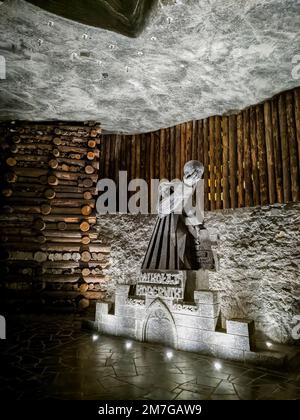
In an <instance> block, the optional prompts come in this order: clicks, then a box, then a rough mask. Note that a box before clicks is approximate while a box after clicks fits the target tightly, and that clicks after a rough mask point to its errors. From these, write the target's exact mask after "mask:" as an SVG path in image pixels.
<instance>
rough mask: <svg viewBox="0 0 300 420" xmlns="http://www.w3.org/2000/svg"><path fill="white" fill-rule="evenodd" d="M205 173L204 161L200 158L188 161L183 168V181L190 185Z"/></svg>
mask: <svg viewBox="0 0 300 420" xmlns="http://www.w3.org/2000/svg"><path fill="white" fill-rule="evenodd" d="M203 173H204V166H203V163H201V162H199V161H198V160H190V161H188V162H186V164H185V165H184V168H183V174H184V175H183V182H184V183H185V184H187V185H189V186H193V185H195V184H196V183H197V182H198V181H200V179H201V178H202V176H203Z"/></svg>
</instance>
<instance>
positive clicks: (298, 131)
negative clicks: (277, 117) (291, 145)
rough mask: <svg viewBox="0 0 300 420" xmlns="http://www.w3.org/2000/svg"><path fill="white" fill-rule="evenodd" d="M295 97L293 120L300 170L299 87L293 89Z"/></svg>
mask: <svg viewBox="0 0 300 420" xmlns="http://www.w3.org/2000/svg"><path fill="white" fill-rule="evenodd" d="M294 99H295V121H296V136H297V145H298V146H297V147H298V168H299V171H300V88H297V89H295V90H294Z"/></svg>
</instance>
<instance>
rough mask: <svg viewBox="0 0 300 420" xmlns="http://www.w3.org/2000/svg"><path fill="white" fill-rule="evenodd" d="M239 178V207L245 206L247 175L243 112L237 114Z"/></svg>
mask: <svg viewBox="0 0 300 420" xmlns="http://www.w3.org/2000/svg"><path fill="white" fill-rule="evenodd" d="M237 178H238V207H244V206H245V188H244V183H245V177H244V127H243V114H242V112H240V113H239V114H238V115H237Z"/></svg>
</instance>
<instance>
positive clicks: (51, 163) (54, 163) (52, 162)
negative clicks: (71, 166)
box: [49, 159, 58, 169]
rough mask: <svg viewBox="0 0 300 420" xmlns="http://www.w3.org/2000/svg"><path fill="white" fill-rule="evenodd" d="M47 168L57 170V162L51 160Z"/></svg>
mask: <svg viewBox="0 0 300 420" xmlns="http://www.w3.org/2000/svg"><path fill="white" fill-rule="evenodd" d="M49 166H50V168H52V169H57V168H58V162H57V160H56V159H51V160H50V161H49Z"/></svg>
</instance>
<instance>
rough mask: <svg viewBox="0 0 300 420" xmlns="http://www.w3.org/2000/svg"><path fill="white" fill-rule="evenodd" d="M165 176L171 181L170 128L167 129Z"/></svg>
mask: <svg viewBox="0 0 300 420" xmlns="http://www.w3.org/2000/svg"><path fill="white" fill-rule="evenodd" d="M165 165H166V168H165V176H166V178H167V179H168V180H169V181H170V180H171V174H170V172H171V156H170V128H166V129H165Z"/></svg>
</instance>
